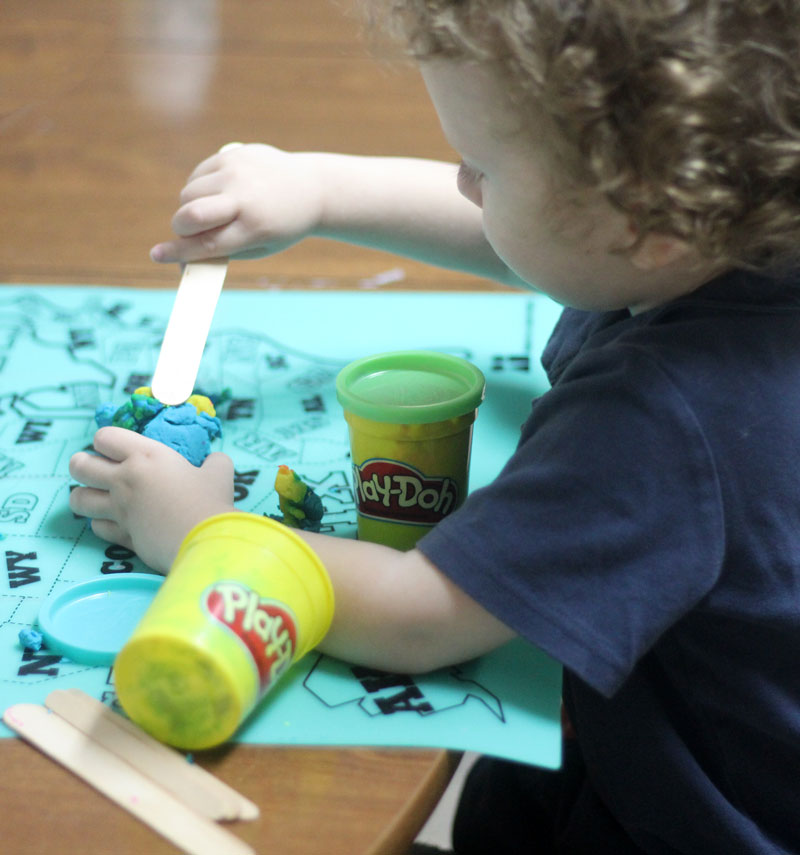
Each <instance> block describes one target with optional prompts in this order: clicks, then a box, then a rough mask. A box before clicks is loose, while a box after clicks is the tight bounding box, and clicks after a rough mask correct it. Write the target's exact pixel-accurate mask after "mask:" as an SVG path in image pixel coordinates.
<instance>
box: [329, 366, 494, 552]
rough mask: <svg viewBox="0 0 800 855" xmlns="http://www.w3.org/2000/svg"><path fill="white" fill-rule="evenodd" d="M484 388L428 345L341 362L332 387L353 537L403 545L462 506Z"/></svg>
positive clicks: (475, 372)
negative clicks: (343, 439)
mask: <svg viewBox="0 0 800 855" xmlns="http://www.w3.org/2000/svg"><path fill="white" fill-rule="evenodd" d="M484 390H485V380H484V376H483V374H482V373H481V371H480V370H479V369H478V368H476V367H475V366H474V365H473V364H472V363H470V362H467V361H466V360H465V359H461V358H460V357H457V356H452V355H450V354H444V353H436V352H433V351H421V350H413V351H395V352H391V353H382V354H377V355H375V356H368V357H366V358H364V359H359V360H357V361H355V362H352V363H350V364H349V365H348V366H346V367H345V368H344V369H342V371H341V372H340V373H339V375H338V377H337V379H336V393H337V397H338V400H339V403H340V404H341V405H342V408H343V410H344V417H345V419H346V421H347V424H348V426H349V433H350V451H351V455H352V466H353V490H354V493H355V499H356V508H357V511H358V520H357V523H358V537H359V538H360V539H362V540H369V541H373V542H375V543H383V544H386V545H387V546H393V547H395V548H397V549H404V550H405V549H410V548H411V547H413V546H414V544H415V543H416V542H417V541H418V540H419V539H420V538H421V537H422V535H424V534H425V533H426V532H428V531H430V529H431V528H432V527H433V526H434V525H436V524H437V523H438V522H439V521H441V520H442V519H444V517H446V516H447V515H448V514H450V513H452V512H453V511H454V510H455V509H456V508H457V507H459V505H461V503H462V502H463V501H464V498H465V497H466V495H467V489H468V483H469V460H470V450H471V445H472V426H473V423H474V421H475V416H476V414H477V408H478V406H479V405H480V403H481V401H482V400H483V396H484Z"/></svg>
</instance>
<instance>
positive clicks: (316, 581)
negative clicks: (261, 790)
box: [114, 512, 334, 750]
mask: <svg viewBox="0 0 800 855" xmlns="http://www.w3.org/2000/svg"><path fill="white" fill-rule="evenodd" d="M333 607H334V603H333V588H332V586H331V583H330V579H329V577H328V574H327V572H326V570H325V568H324V567H323V565H322V563H321V562H320V560H319V558H318V557H317V555H316V553H315V552H314V551H313V550H312V549H311V548H310V547H309V546H308V544H306V542H305V541H304V540H302V539H301V538H300V537H299V536H298V535H297V534H296V533H295V532H293V531H292V530H291V529H289V528H287V527H286V526H284V525H282V524H281V523H278V522H275V521H274V520H271V519H269V518H267V517H259V516H256V515H254V514H245V513H236V512H234V513H226V514H220V515H218V516H215V517H211V518H210V519H207V520H205V521H204V522H202V523H200V525H198V526H196V527H195V528H194V529H192V531H190V532H189V534H188V535H187V536H186V538H185V540H184V541H183V543H182V544H181V547H180V550H179V551H178V555H177V556H176V558H175V561H174V562H173V565H172V568H171V569H170V572H169V575H168V576H167V578H166V580H165V581H164V584H163V585H162V586H161V588H160V590H159V592H158V594H157V595H156V597H155V599H154V600H153V602H152V604H151V605H150V607H149V609H148V610H147V612H146V613H145V615H144V616H143V618H142V620H141V621H140V623H139V624H138V626H137V627H136V629H135V630H134V632H133V634H132V636H131V637H130V639H129V640H128V642H127V644H125V646H124V647H123V648H122V650H121V651H120V653H119V655H118V656H117V658H116V661H115V663H114V682H115V684H116V690H117V696H118V698H119V702H120V704H121V705H122V708H123V709H124V710H125V712H126V713H127V714H128V716H129V717H130V718H131V720H132V721H134V722H136V724H138V725H139V726H140V727H142V728H143V729H144V730H146V731H147V732H148V733H150V734H152V735H153V736H155V737H156V739H159V740H161V741H162V742H166V743H168V744H170V745H174V746H175V747H177V748H183V749H189V750H200V749H204V748H211V747H213V746H215V745H219V744H220V743H222V742H225V741H226V740H227V739H229V738H230V737H231V736H232V735H233V734H234V733H235V731H236V729H237V728H238V727H239V725H240V724H241V722H242V721H243V720H244V719H245V718H246V717H247V715H248V714H249V713H250V712H251V710H252V709H253V707H254V706H255V705H256V704H257V703H258V701H259V700H260V699H261V698H262V697H263V696H264V695H265V694H266V693H267V692H268V691H269V690H270V689H271V688H272V686H274V685H275V682H276V681H277V680H278V679H279V678H280V676H281V675H282V674H283V673H284V672H285V671H286V670H287V669H288V668H289V666H290V665H291V664H292V663H293V662H296V661H297V660H298V659H300V658H302V656H304V655H305V654H306V653H307V652H308V651H309V650H311V649H312V648H313V647H315V646H316V645H317V644H319V642H320V641H321V640H322V639H323V638H324V636H325V634H326V632H327V631H328V628H329V626H330V623H331V620H332V618H333Z"/></svg>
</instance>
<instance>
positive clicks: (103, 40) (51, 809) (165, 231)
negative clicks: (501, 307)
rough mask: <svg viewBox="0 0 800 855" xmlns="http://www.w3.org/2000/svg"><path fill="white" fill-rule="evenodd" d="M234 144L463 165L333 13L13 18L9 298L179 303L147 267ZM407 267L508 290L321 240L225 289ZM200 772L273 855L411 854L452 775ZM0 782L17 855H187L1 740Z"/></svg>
mask: <svg viewBox="0 0 800 855" xmlns="http://www.w3.org/2000/svg"><path fill="white" fill-rule="evenodd" d="M300 6H302V12H300V11H298V10H299V8H300ZM232 140H241V141H263V142H269V143H272V144H274V145H277V146H280V147H283V148H287V149H295V150H297V149H305V150H332V151H343V152H353V153H361V154H398V155H407V156H424V157H435V158H444V159H452V158H453V157H454V155H453V153H452V151H450V149H449V148H448V146H447V144H446V143H445V141H444V138H443V136H442V134H441V131H440V130H439V127H438V122H437V120H436V117H435V115H434V112H433V110H432V108H431V106H430V104H429V102H428V100H427V97H426V95H425V93H424V89H423V86H422V84H421V82H420V79H419V76H418V75H417V73H416V72H415V71H414V70H413V69H411V68H406V67H402V66H399V67H397V66H395V67H389V66H385V67H382V66H381V65H380V64H378V63H376V61H375V58H374V57H371V56H370V55H369V54H368V52H367V49H366V48H365V46H364V44H363V43H362V41H361V39H360V37H359V35H358V25H357V23H356V22H355V21H354V20H353V19H351V18H348V17H345V16H344V15H343V14H342V12H341V10H340V9H338V8H336V6H335V5H334V4H333V3H331V2H328V0H303V2H302V4H299V3H298V2H297V0H270V2H269V3H261V2H252V0H217V2H215V0H125V2H120V3H109V2H107V0H37V2H36V3H31V2H30V0H4V2H3V3H2V4H0V186H2V194H3V204H2V205H0V282H19V283H27V282H31V283H72V284H88V285H92V284H97V285H133V286H139V287H142V286H152V287H175V286H176V284H177V279H178V275H177V270H176V269H175V268H174V267H164V266H158V265H155V264H153V263H152V262H151V261H150V260H149V257H148V250H149V247H150V246H151V245H152V244H154V243H155V242H157V241H159V240H162V239H165V238H167V237H168V236H169V234H170V229H169V220H170V217H171V215H172V213H173V211H174V209H175V207H176V202H177V194H178V191H179V190H180V188H181V187H182V186H183V182H184V180H185V178H186V176H187V175H188V174H189V172H190V171H191V170H192V169H193V168H194V166H195V165H196V163H198V162H199V161H200V160H201V159H203V158H204V157H206V156H208V154H210V153H211V152H213V151H215V150H216V149H217V148H219V146H220V145H222V144H223V143H226V142H229V141H232ZM397 267H400V268H401V269H402V271H403V272H402V274H401V275H400V277H399V279H400V281H398V282H396V283H395V284H394V285H393V286H389V287H395V288H422V287H436V288H448V289H460V290H474V289H487V288H491V287H494V286H490V285H489V284H488V283H486V282H484V281H482V280H478V279H472V278H470V277H466V276H463V275H461V274H455V273H443V272H441V271H437V270H433V269H430V268H427V267H425V266H424V265H421V264H414V263H410V262H407V261H401V260H398V259H397V258H395V257H392V256H388V255H385V254H383V253H378V252H374V251H370V250H365V249H354V248H352V247H349V246H345V245H342V244H336V243H334V242H326V241H318V240H311V241H306V242H304V243H303V244H300V245H298V246H297V247H294V248H292V249H291V250H289V251H287V252H285V253H282V254H281V255H279V256H275V257H273V258H269V259H264V260H261V261H254V262H239V263H233V264H232V265H231V269H230V272H229V276H228V284H227V286H226V287H228V288H231V287H246V288H264V287H276V286H277V287H283V288H304V287H308V286H309V283H310V282H312V281H313V284H314V287H317V288H341V287H350V288H353V287H359V284H360V283H361V282H362V281H363V280H365V279H369V278H370V277H373V276H375V275H376V274H378V273H380V272H381V271H385V270H387V269H390V268H397ZM496 287H498V288H499V286H496ZM198 762H201V763H202V764H203V765H206V766H207V767H208V768H209V769H211V770H212V771H213V772H214V773H215V774H217V775H218V776H220V777H221V778H223V779H224V780H225V781H227V782H228V783H230V784H231V785H232V786H234V787H236V788H237V789H239V790H240V791H241V792H243V793H244V794H245V795H247V796H248V797H250V798H251V799H253V800H254V801H256V802H257V803H258V804H259V805H260V806H261V808H262V812H263V815H262V818H261V819H260V820H259V821H258V822H256V823H252V824H238V825H236V826H234V830H235V832H236V833H237V834H239V835H240V836H241V837H242V838H244V839H245V840H247V841H249V842H251V843H252V844H253V845H254V846H255V848H256V849H257V851H259V852H261V853H271V852H280V853H281V854H282V855H291V853H298V855H301V853H302V855H313V853H325V855H337V853H342V855H345V853H346V855H360V853H390V852H403V851H404V850H405V848H406V847H407V845H408V843H409V842H410V841H411V840H412V839H413V837H414V835H415V833H416V831H417V830H418V829H419V828H420V826H421V825H422V823H423V821H424V819H425V817H426V816H427V814H428V813H429V811H430V810H431V809H432V807H433V805H434V804H435V802H436V800H437V799H438V797H439V795H440V794H441V792H442V791H443V789H444V787H445V785H446V783H447V781H448V779H449V776H450V774H451V772H452V768H453V763H454V758H452V757H451V756H449V755H448V754H447V753H446V752H444V751H430V750H425V751H406V750H402V751H400V750H367V749H365V750H354V749H346V750H345V749H342V750H336V749H300V748H271V747H263V746H235V747H232V748H229V749H227V750H224V751H217V752H212V753H210V754H207V755H202V756H200V757H199V758H198ZM0 769H2V771H3V775H2V783H0V851H2V852H3V853H8V855H23V853H24V855H40V853H41V855H44V853H47V855H53V853H58V855H73V853H75V855H77V853H81V855H83V853H92V855H104V853H109V855H110V853H114V855H127V853H131V855H133V853H136V855H141V853H145V852H146V853H148V855H159V853H169V852H175V851H176V850H175V848H174V847H173V846H171V845H170V844H168V843H166V842H164V841H162V840H161V838H159V837H157V836H156V835H154V834H153V833H152V832H151V831H150V830H149V829H148V828H146V827H145V826H143V825H141V824H139V823H138V822H137V821H136V820H134V819H132V818H131V817H129V816H128V815H127V814H126V813H125V812H123V811H122V810H120V809H118V808H116V807H114V806H113V805H112V804H111V803H110V802H108V801H107V800H106V799H105V798H103V797H102V796H100V795H98V794H97V793H95V792H94V791H93V790H92V789H90V788H89V787H88V786H87V785H85V784H83V783H82V782H81V781H79V780H78V779H76V778H74V777H73V776H71V775H70V774H69V773H67V772H65V771H64V770H62V769H61V768H59V767H58V766H56V765H55V764H54V763H52V762H51V761H50V760H48V759H46V758H44V757H43V756H42V755H40V754H38V752H36V751H35V750H33V749H31V748H30V747H28V746H27V745H24V744H22V743H21V742H19V741H17V740H14V739H2V740H0Z"/></svg>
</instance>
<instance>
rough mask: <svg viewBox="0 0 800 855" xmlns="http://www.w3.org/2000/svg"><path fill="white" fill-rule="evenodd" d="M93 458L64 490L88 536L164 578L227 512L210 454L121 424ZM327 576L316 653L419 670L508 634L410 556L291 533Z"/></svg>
mask: <svg viewBox="0 0 800 855" xmlns="http://www.w3.org/2000/svg"><path fill="white" fill-rule="evenodd" d="M94 446H95V449H96V450H97V451H98V452H99V453H100V454H99V455H93V454H87V453H86V452H78V453H77V454H75V455H73V457H72V459H71V461H70V474H71V475H72V476H73V477H74V478H75V479H76V480H77V481H79V482H80V483H81V484H83V485H86V486H83V487H77V488H75V489H74V490H73V491H72V493H71V494H70V506H71V508H72V510H73V511H75V512H76V513H79V514H82V515H84V516H87V517H90V518H91V519H92V528H93V530H94V531H95V533H96V534H97V535H98V536H100V537H102V538H103V539H105V540H110V541H112V542H114V543H121V544H123V545H124V546H127V547H128V548H130V549H133V550H134V551H135V552H136V553H137V554H138V555H139V557H140V558H141V559H142V560H143V561H144V562H145V563H146V564H148V565H149V566H150V567H152V568H153V569H155V570H159V571H161V572H162V573H166V572H167V571H168V570H169V567H170V565H171V564H172V561H173V559H174V558H175V555H176V554H177V551H178V547H179V546H180V544H181V542H182V540H183V538H184V537H185V536H186V534H187V533H188V532H189V530H190V529H191V528H193V527H194V526H195V525H196V524H197V523H199V522H201V521H202V520H204V519H206V518H207V517H209V516H212V515H214V514H218V513H225V512H229V511H232V510H234V507H233V464H232V462H231V460H230V458H229V457H227V456H226V455H224V454H219V453H218V454H212V455H210V456H209V457H208V458H207V459H206V462H205V463H204V464H203V466H202V467H199V468H198V467H196V466H193V465H192V464H191V463H189V462H188V461H187V460H186V459H184V458H183V457H181V455H180V454H178V453H177V452H176V451H173V450H172V449H171V448H168V447H167V446H165V445H163V444H162V443H160V442H156V441H155V440H152V439H148V438H147V437H144V436H141V435H139V434H136V433H134V432H133V431H128V430H124V429H123V428H116V427H107V428H101V429H100V430H99V431H97V433H96V434H95V440H94ZM298 534H300V535H301V536H302V537H304V538H305V539H306V540H307V542H308V543H309V544H310V545H311V546H312V548H313V549H314V551H315V552H316V553H317V554H318V555H319V557H320V559H321V561H322V563H323V564H324V565H325V567H326V569H327V570H328V573H329V574H330V576H331V580H332V582H333V587H334V595H335V599H336V609H335V616H334V622H333V625H332V627H331V631H330V633H329V634H328V637H327V638H326V639H325V642H324V643H323V644H322V645H320V646H321V647H322V649H323V650H325V651H326V652H329V653H331V654H333V655H335V656H339V657H341V658H343V659H346V660H348V661H351V662H357V663H359V664H362V665H367V666H371V667H375V668H382V669H384V670H390V671H399V672H414V671H427V670H430V669H432V668H436V667H440V666H443V665H449V664H453V663H455V662H462V661H464V660H465V659H470V658H472V657H474V656H477V655H480V654H482V653H485V652H487V651H489V650H491V649H493V648H494V647H497V646H498V645H499V644H502V643H503V642H504V641H507V640H508V639H510V638H511V637H512V636H513V633H512V632H511V630H510V629H508V628H507V627H506V626H505V625H504V624H502V623H501V622H500V621H498V620H497V619H496V618H495V617H493V616H492V615H490V614H489V613H488V612H487V611H486V610H485V609H483V607H482V606H480V605H478V603H476V602H475V601H474V600H472V599H471V598H470V597H468V596H467V595H466V594H465V593H464V592H463V591H461V590H460V589H459V588H458V587H457V586H456V585H454V584H453V583H452V582H450V581H449V580H448V579H447V578H446V577H445V576H443V575H442V574H441V573H440V572H439V571H438V570H437V569H436V567H435V566H434V565H433V564H431V563H430V562H429V561H428V560H427V559H426V558H425V557H424V556H423V555H422V553H420V552H418V551H417V550H411V551H410V552H399V551H397V550H394V549H390V548H388V547H384V546H378V545H376V544H372V543H366V542H362V541H355V540H345V539H341V538H335V537H327V536H325V535H315V534H309V533H307V532H298Z"/></svg>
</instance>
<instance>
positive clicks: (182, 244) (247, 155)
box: [150, 144, 323, 261]
mask: <svg viewBox="0 0 800 855" xmlns="http://www.w3.org/2000/svg"><path fill="white" fill-rule="evenodd" d="M316 161H317V158H316V156H315V155H314V154H313V153H289V152H285V151H281V150H280V149H277V148H273V147H272V146H268V145H258V144H251V145H238V146H225V148H224V149H223V150H222V151H220V152H217V153H216V154H214V155H212V156H211V157H209V158H208V159H206V160H204V161H203V162H202V163H201V164H200V165H199V166H197V168H196V169H195V170H194V172H193V173H192V174H191V176H190V177H189V180H188V182H187V184H186V186H185V187H184V188H183V190H182V191H181V196H180V201H181V207H180V208H178V210H177V212H176V213H175V215H174V216H173V218H172V227H173V229H174V230H175V233H176V234H177V235H178V238H177V239H176V240H172V241H167V242H165V243H160V244H157V245H156V246H154V247H153V249H152V250H151V251H150V254H151V256H152V258H153V260H154V261H196V260H198V259H203V258H214V257H217V256H226V255H227V256H230V255H235V256H236V257H237V258H258V257H260V256H264V255H270V254H272V253H275V252H279V251H280V250H282V249H286V247H288V246H291V245H292V244H293V243H297V241H299V240H302V239H303V238H304V237H307V236H308V235H310V234H311V233H312V232H313V230H314V229H315V227H316V226H317V224H318V223H319V221H320V218H321V217H322V208H323V190H322V179H321V177H320V174H319V172H318V170H317V169H316V166H315V164H316Z"/></svg>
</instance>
